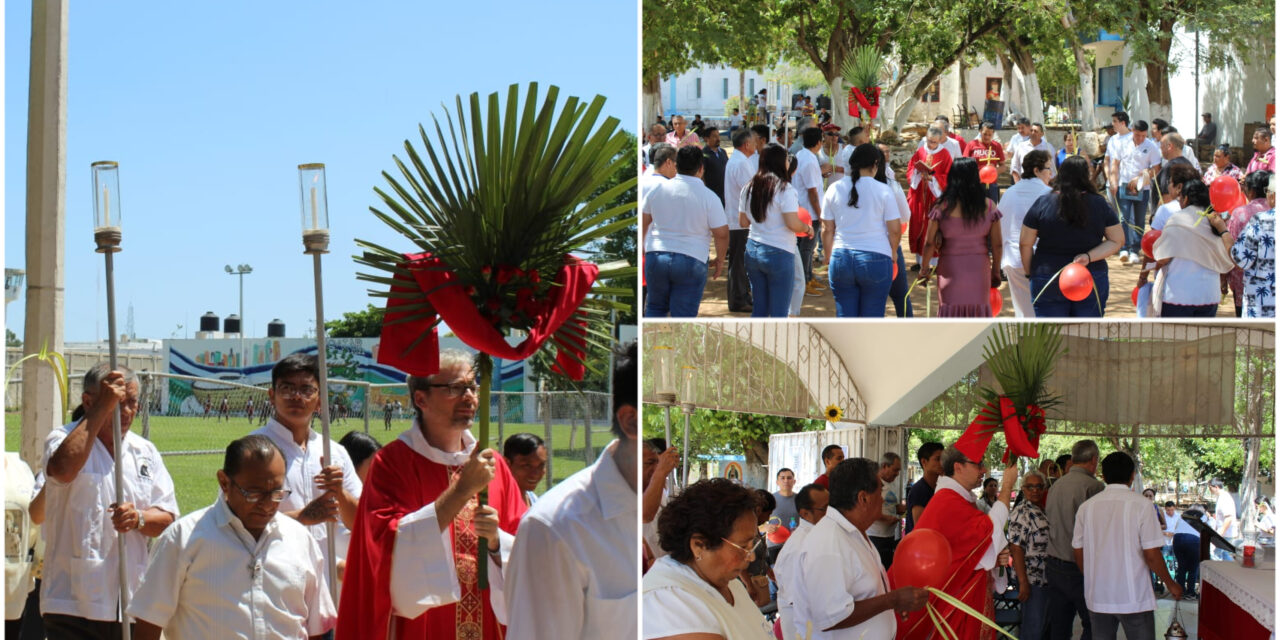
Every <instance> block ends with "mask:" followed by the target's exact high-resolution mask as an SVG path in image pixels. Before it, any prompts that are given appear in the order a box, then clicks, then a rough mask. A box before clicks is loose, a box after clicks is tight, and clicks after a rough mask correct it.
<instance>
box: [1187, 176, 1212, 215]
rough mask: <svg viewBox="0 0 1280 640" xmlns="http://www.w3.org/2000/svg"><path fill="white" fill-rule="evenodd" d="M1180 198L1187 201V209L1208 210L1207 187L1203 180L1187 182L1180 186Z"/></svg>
mask: <svg viewBox="0 0 1280 640" xmlns="http://www.w3.org/2000/svg"><path fill="white" fill-rule="evenodd" d="M1182 197H1184V198H1186V199H1187V206H1188V207H1204V208H1206V209H1208V208H1209V185H1206V184H1205V183H1204V181H1203V180H1188V181H1186V182H1185V183H1183V185H1182Z"/></svg>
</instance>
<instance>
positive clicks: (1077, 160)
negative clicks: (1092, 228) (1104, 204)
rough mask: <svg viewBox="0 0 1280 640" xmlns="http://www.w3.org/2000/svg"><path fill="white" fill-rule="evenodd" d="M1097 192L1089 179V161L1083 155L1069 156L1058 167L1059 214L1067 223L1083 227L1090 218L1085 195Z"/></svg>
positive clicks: (1079, 227)
mask: <svg viewBox="0 0 1280 640" xmlns="http://www.w3.org/2000/svg"><path fill="white" fill-rule="evenodd" d="M1097 193H1098V190H1097V189H1096V188H1094V186H1093V182H1092V181H1091V180H1089V161H1088V160H1086V159H1084V158H1083V157H1081V156H1067V159H1066V160H1063V161H1062V166H1060V167H1058V215H1060V216H1062V219H1063V220H1066V221H1067V224H1070V225H1071V226H1073V227H1076V228H1078V229H1083V228H1084V225H1085V223H1086V222H1087V221H1088V220H1089V212H1088V211H1087V210H1086V209H1085V203H1084V200H1085V196H1086V195H1088V194H1094V195H1097Z"/></svg>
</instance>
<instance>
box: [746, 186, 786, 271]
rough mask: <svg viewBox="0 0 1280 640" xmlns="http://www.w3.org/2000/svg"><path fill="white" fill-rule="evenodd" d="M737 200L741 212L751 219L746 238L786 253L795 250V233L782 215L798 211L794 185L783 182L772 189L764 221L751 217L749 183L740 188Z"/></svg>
mask: <svg viewBox="0 0 1280 640" xmlns="http://www.w3.org/2000/svg"><path fill="white" fill-rule="evenodd" d="M738 202H739V208H740V209H741V212H742V213H744V214H746V216H747V219H748V220H750V221H751V231H750V233H748V234H747V239H748V240H755V241H756V242H759V243H760V244H767V245H769V246H771V247H773V248H775V249H782V250H783V251H786V252H788V253H795V252H796V250H797V248H796V234H795V232H794V231H792V230H790V229H788V228H787V223H786V220H784V219H783V217H782V216H783V214H784V213H791V214H795V213H796V212H797V211H799V203H798V202H797V200H796V190H795V188H794V187H792V186H791V185H790V184H788V183H785V182H784V183H782V185H781V187H780V188H778V189H777V190H775V191H774V194H773V200H771V201H770V202H769V206H768V208H767V209H766V210H765V214H764V222H756V220H755V218H753V217H751V185H750V184H747V185H746V186H744V187H743V188H742V193H740V194H739V197H738Z"/></svg>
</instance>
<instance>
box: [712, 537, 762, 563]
mask: <svg viewBox="0 0 1280 640" xmlns="http://www.w3.org/2000/svg"><path fill="white" fill-rule="evenodd" d="M763 537H764V536H763V535H760V534H756V535H755V537H753V538H751V543H750V546H749V548H746V549H744V548H742V547H739V546H738V545H736V544H734V543H733V541H732V540H730V539H728V538H720V539H721V540H724V541H725V542H727V543H728V544H729V546H731V547H733V548H734V549H737V550H738V551H741V552H742V553H744V554H746V556H747V557H748V558H752V559H754V558H755V555H756V545H758V544H760V539H761V538H763Z"/></svg>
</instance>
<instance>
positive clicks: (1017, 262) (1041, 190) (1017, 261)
mask: <svg viewBox="0 0 1280 640" xmlns="http://www.w3.org/2000/svg"><path fill="white" fill-rule="evenodd" d="M1050 191H1053V189H1050V188H1049V185H1047V184H1045V183H1044V181H1043V180H1040V179H1039V178H1035V177H1027V178H1024V179H1022V180H1019V181H1018V183H1017V184H1015V185H1013V186H1012V187H1009V188H1008V189H1006V190H1005V192H1004V193H1002V194H1000V204H999V205H996V206H997V208H999V209H1000V214H1001V218H1000V233H1001V234H1003V235H1004V253H1003V254H1001V258H1000V267H1001V268H1004V267H1013V268H1014V269H1022V268H1023V265H1022V249H1021V248H1020V247H1019V246H1018V245H1019V241H1020V240H1021V238H1022V221H1023V220H1024V219H1026V217H1027V211H1030V210H1031V205H1033V204H1035V201H1036V200H1038V199H1040V196H1042V195H1044V194H1046V193H1049V192H1050Z"/></svg>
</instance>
